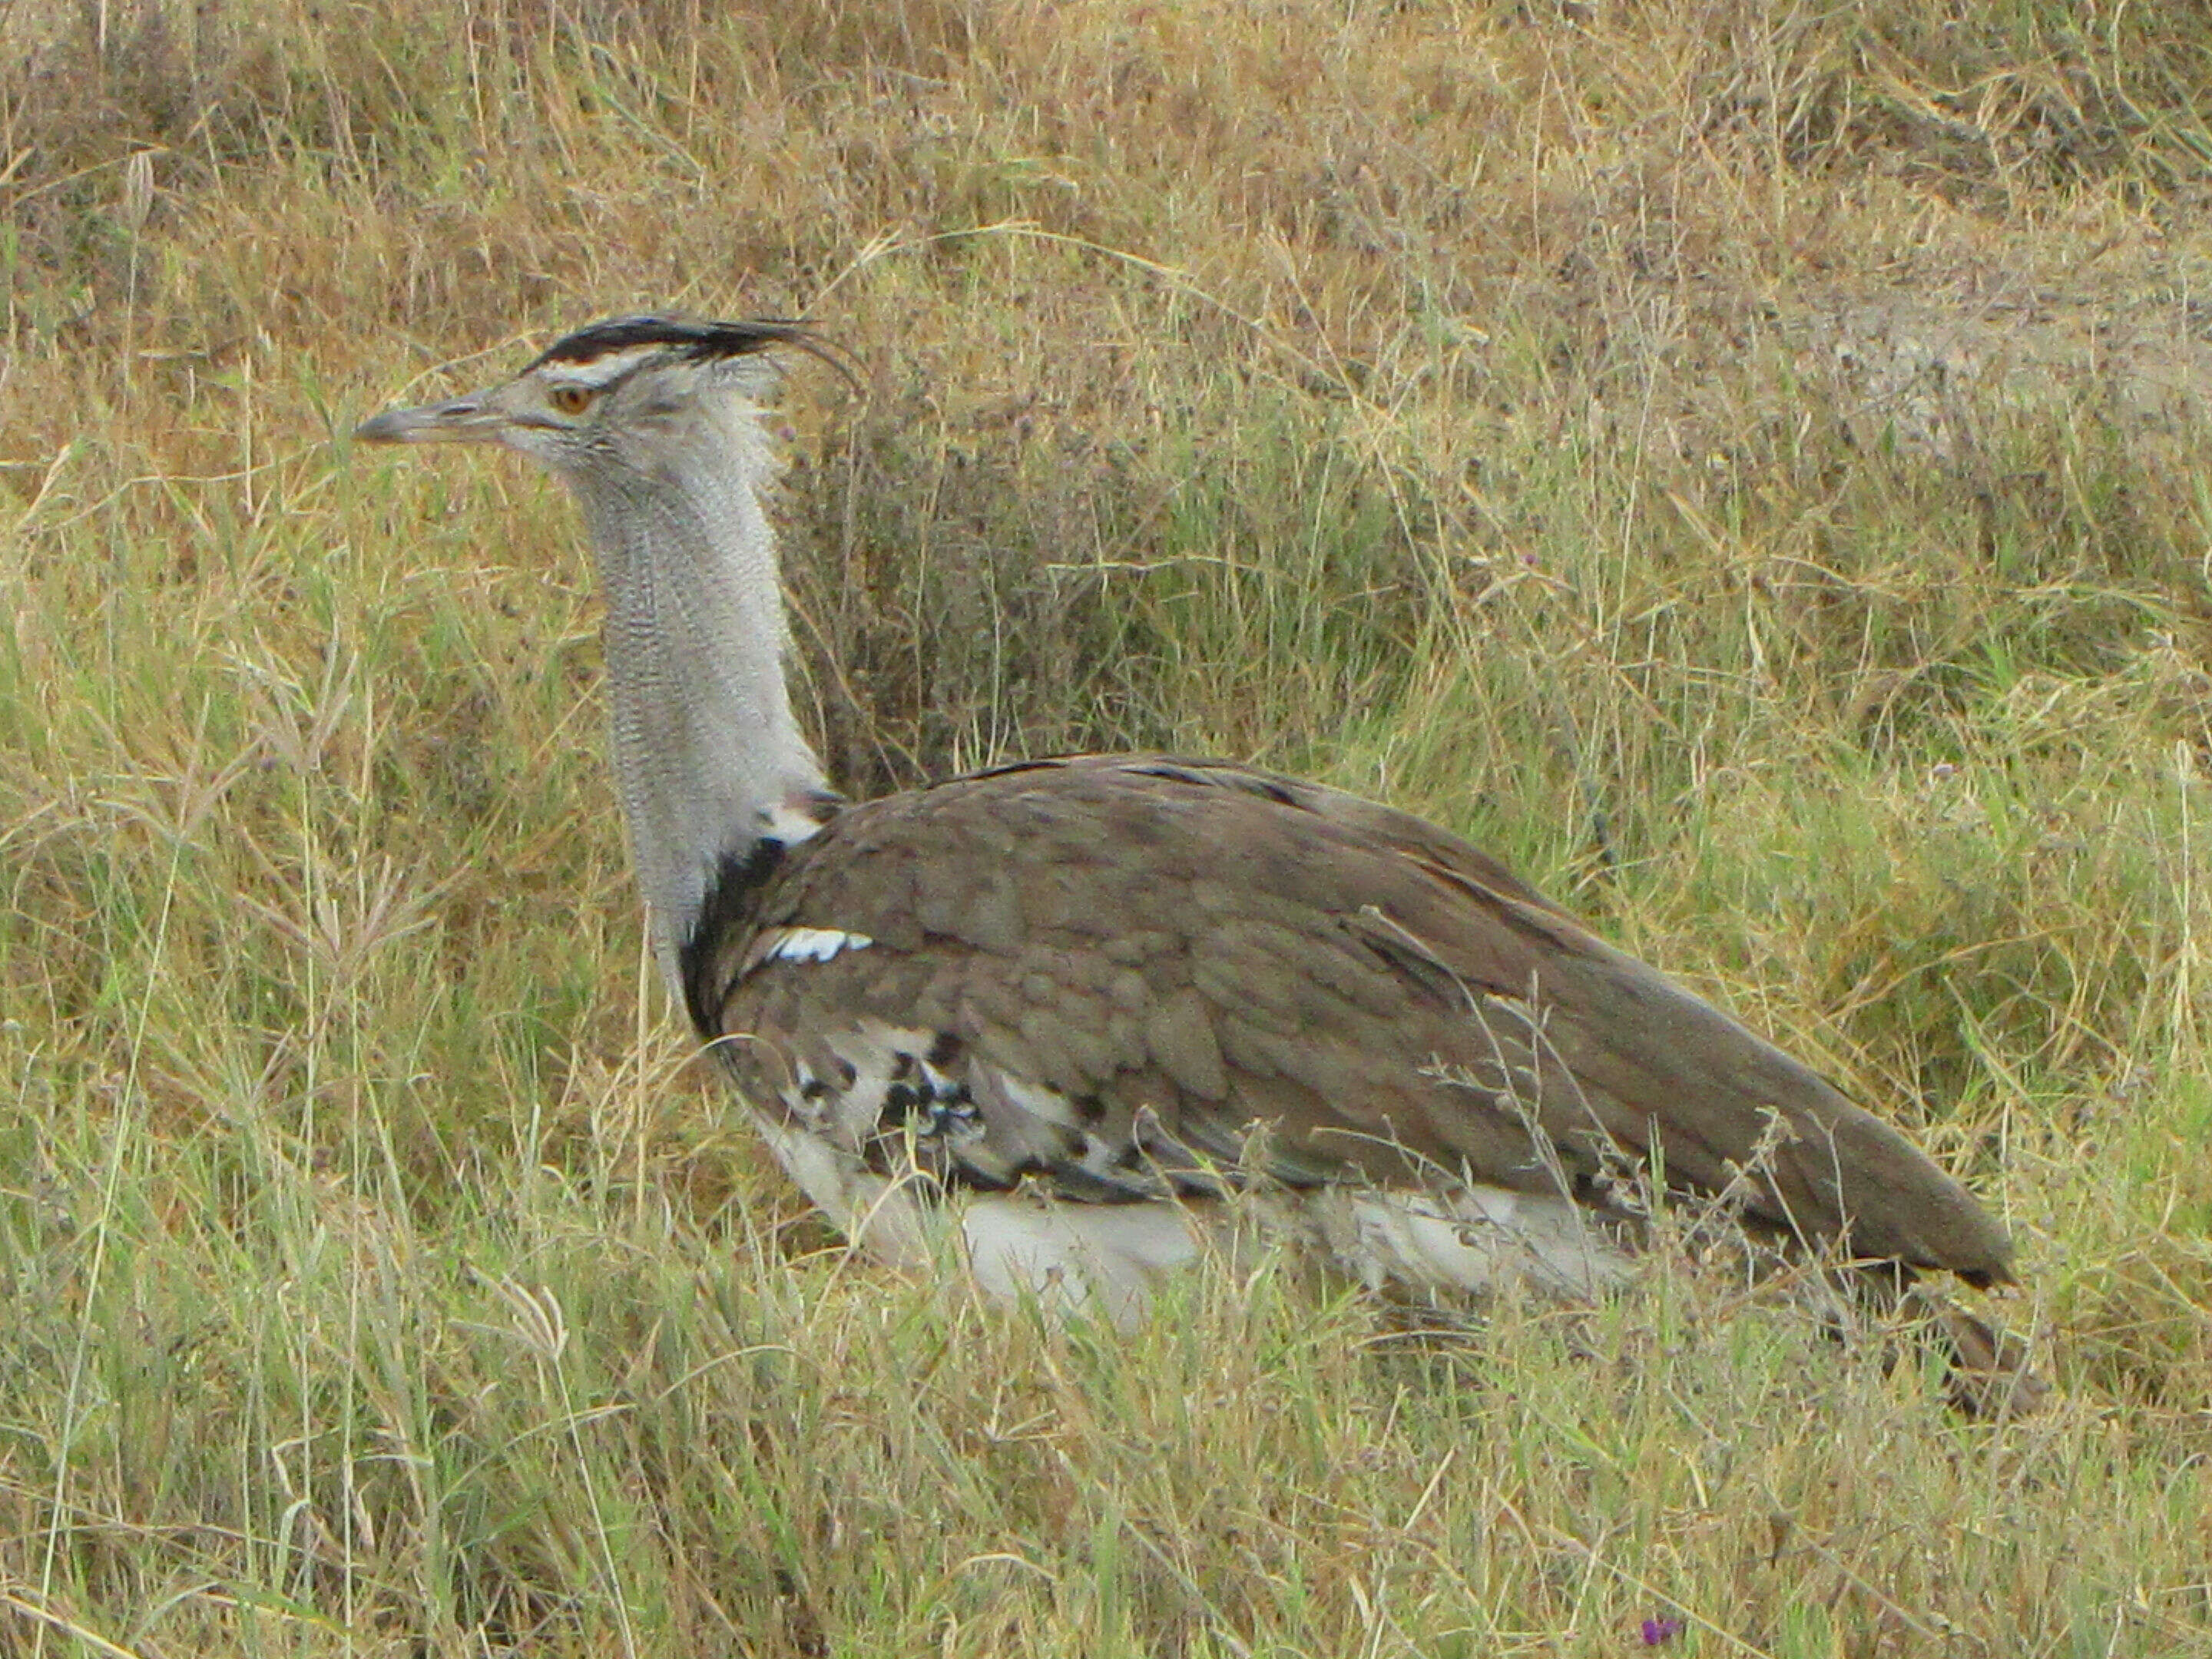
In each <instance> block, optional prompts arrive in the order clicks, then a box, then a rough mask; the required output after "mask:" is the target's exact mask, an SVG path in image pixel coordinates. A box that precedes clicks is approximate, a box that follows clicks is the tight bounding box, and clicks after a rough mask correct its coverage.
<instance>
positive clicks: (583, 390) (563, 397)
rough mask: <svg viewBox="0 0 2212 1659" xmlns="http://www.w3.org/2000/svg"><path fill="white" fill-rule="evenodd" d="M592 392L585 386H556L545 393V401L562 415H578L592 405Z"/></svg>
mask: <svg viewBox="0 0 2212 1659" xmlns="http://www.w3.org/2000/svg"><path fill="white" fill-rule="evenodd" d="M592 395H593V394H592V389H591V387H589V386H555V387H554V388H553V389H552V390H551V391H550V392H547V393H546V394H545V401H546V402H548V403H550V404H552V405H553V407H554V408H555V409H556V410H559V411H560V412H561V413H562V414H563V415H580V414H582V413H583V412H584V411H585V410H587V409H589V408H590V407H591V406H592Z"/></svg>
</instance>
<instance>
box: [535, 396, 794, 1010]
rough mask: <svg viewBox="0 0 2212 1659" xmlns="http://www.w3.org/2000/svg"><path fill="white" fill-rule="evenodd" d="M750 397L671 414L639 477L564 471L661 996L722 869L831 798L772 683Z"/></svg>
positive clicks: (763, 438)
mask: <svg viewBox="0 0 2212 1659" xmlns="http://www.w3.org/2000/svg"><path fill="white" fill-rule="evenodd" d="M746 367H747V368H750V369H751V370H753V371H754V373H755V375H756V378H757V374H758V370H759V367H760V366H759V365H758V364H757V362H754V363H751V364H748V365H747V366H746ZM748 392H750V388H743V389H739V388H733V389H732V390H731V391H730V392H726V393H723V394H721V395H716V396H710V397H708V398H700V399H697V400H696V401H692V402H688V403H686V404H683V405H681V406H679V407H672V408H671V409H669V410H667V411H666V413H665V416H664V424H663V425H662V426H661V428H660V430H659V434H658V435H657V438H656V441H655V447H654V459H655V461H656V463H657V465H653V466H652V467H650V468H647V467H641V466H638V465H632V464H630V462H629V459H627V458H624V457H622V456H619V455H604V456H599V457H594V458H590V459H588V460H587V461H586V462H585V463H583V464H579V465H568V466H563V467H562V468H561V469H560V470H561V471H562V476H563V477H564V478H565V479H566V481H567V483H568V485H569V487H570V488H571V489H572V490H574V494H575V495H576V498H577V501H578V502H579V504H580V506H581V507H582V509H583V513H584V517H585V520H586V524H587V526H589V528H590V531H591V536H592V550H593V552H594V554H595V556H596V558H597V560H598V565H599V582H600V585H601V588H602V590H603V592H605V596H606V604H607V619H606V655H607V676H608V680H609V684H610V696H611V703H612V714H613V737H614V767H615V775H616V780H617V786H618V787H619V788H620V790H621V793H622V803H623V812H624V814H625V815H626V817H628V820H629V833H630V840H631V846H632V851H633V854H634V856H635V860H636V863H637V873H638V880H639V883H640V884H641V887H642V888H643V890H644V895H645V899H646V902H647V904H648V906H650V908H651V911H652V928H653V945H654V949H655V952H656V954H657V956H658V957H659V962H660V964H661V969H662V972H663V973H664V975H666V977H667V978H668V981H669V982H670V984H671V987H676V986H677V985H678V967H677V963H678V953H679V951H680V950H681V947H682V946H683V945H684V942H685V940H686V939H688V938H689V937H690V933H691V931H692V929H693V928H694V927H695V926H696V923H697V921H698V919H699V916H700V913H701V908H702V904H703V903H704V902H705V900H706V896H707V894H708V889H709V887H710V885H711V884H712V882H713V881H714V876H715V872H716V871H717V869H718V868H719V867H720V865H721V864H722V863H723V862H724V860H726V859H727V858H729V857H732V856H742V855H743V854H744V852H745V851H746V849H747V848H749V847H750V844H751V843H753V842H756V841H757V840H759V839H761V838H763V837H775V838H780V839H784V840H790V839H795V838H797V836H800V835H803V834H804V833H805V831H806V829H808V828H809V827H811V822H810V820H809V818H808V816H807V814H808V811H809V810H810V808H811V805H812V804H813V803H814V802H817V801H819V800H823V799H826V798H827V796H828V791H827V788H826V786H825V784H824V781H823V772H822V767H821V763H820V762H819V761H817V759H816V758H815V757H814V754H813V752H812V750H811V749H810V748H809V747H808V745H807V743H806V740H805V737H804V736H803V735H802V734H801V733H800V732H799V726H798V722H797V721H796V720H793V716H792V712H791V702H790V697H789V696H788V694H787V691H786V690H785V687H784V678H783V653H784V649H785V647H786V644H787V640H786V635H785V628H784V617H783V605H782V599H781V594H780V592H779V590H778V586H777V573H776V563H775V537H774V533H773V532H772V531H771V530H770V529H769V523H768V519H767V515H766V513H764V511H763V507H762V504H761V499H760V492H761V490H762V489H763V486H764V485H765V484H766V483H768V482H769V478H770V477H771V476H772V473H773V470H774V461H773V457H772V454H771V452H770V450H769V442H768V439H767V435H766V434H765V433H763V431H762V429H761V422H760V416H759V409H758V405H757V402H756V401H755V399H754V398H752V397H751V396H750V395H747V393H748Z"/></svg>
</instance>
